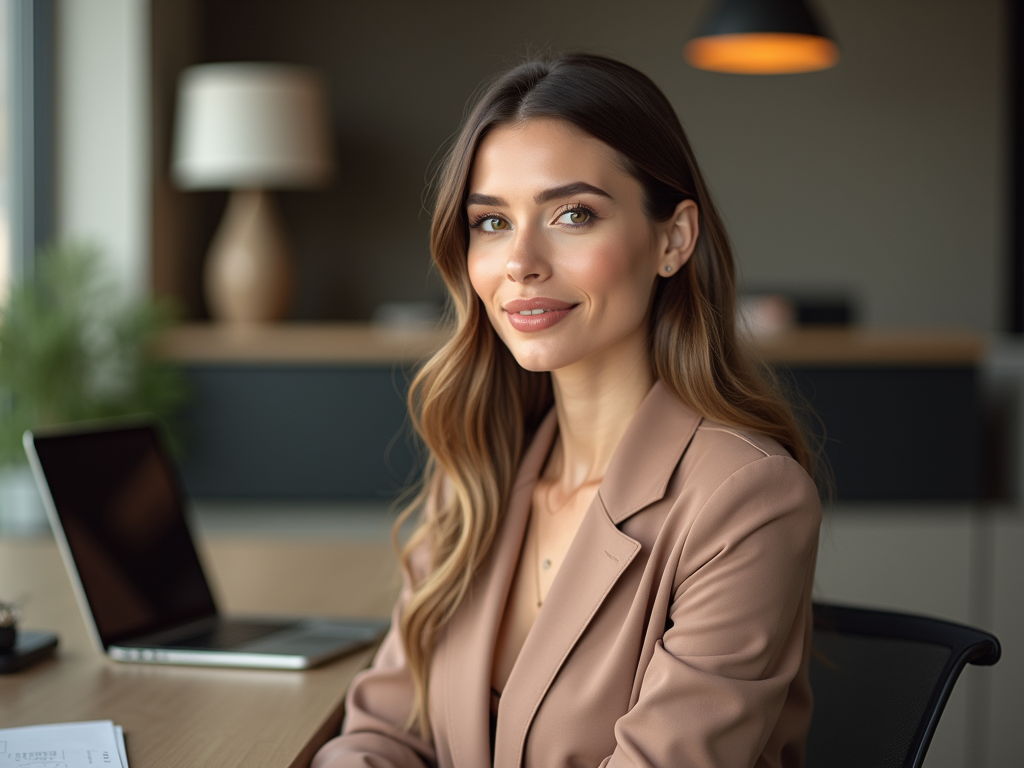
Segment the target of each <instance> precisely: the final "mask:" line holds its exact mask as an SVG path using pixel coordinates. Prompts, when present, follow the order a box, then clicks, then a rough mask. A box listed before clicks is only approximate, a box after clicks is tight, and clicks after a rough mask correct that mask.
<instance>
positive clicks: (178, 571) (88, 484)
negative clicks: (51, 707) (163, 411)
mask: <svg viewBox="0 0 1024 768" xmlns="http://www.w3.org/2000/svg"><path fill="white" fill-rule="evenodd" d="M34 442H35V450H36V453H37V455H38V456H39V460H40V464H41V466H42V470H43V473H44V474H45V476H46V483H47V485H48V486H49V488H50V493H51V495H52V497H53V502H54V506H55V507H56V508H57V509H58V510H59V514H60V521H61V525H62V526H63V529H64V534H65V536H66V538H67V543H68V548H69V549H70V550H71V555H72V557H73V558H74V561H75V565H76V566H77V568H78V575H79V578H80V579H81V583H82V588H83V590H84V591H85V595H86V598H87V599H88V601H89V606H90V608H91V609H92V613H93V618H94V620H95V622H96V627H97V629H98V631H99V635H100V639H101V641H102V643H103V646H104V648H106V647H107V646H110V645H112V644H116V643H119V642H121V641H123V640H126V639H128V638H132V637H140V636H142V635H149V634H151V633H155V632H160V631H163V630H165V629H169V628H172V627H177V626H181V625H182V624H186V623H188V622H190V621H193V620H198V619H203V618H207V617H212V616H215V615H216V613H217V609H216V606H215V604H214V599H213V595H212V594H211V593H210V590H209V587H208V586H207V581H206V578H205V577H204V575H203V569H202V566H201V565H200V563H199V558H198V556H197V554H196V550H195V547H194V546H193V544H192V539H191V537H190V535H189V531H188V529H187V527H186V524H185V516H184V514H183V506H182V503H183V500H182V493H181V490H180V488H179V485H178V480H177V478H176V477H175V476H174V473H173V470H172V469H171V467H170V466H169V465H168V462H167V461H166V460H165V459H164V454H163V452H162V450H161V447H160V445H159V444H158V439H157V436H156V432H155V431H154V430H153V429H152V427H150V426H133V427H126V428H122V429H111V430H107V431H103V432H98V433H96V432H93V433H87V434H73V433H72V434H60V435H36V436H35V441H34Z"/></svg>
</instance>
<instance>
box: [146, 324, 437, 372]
mask: <svg viewBox="0 0 1024 768" xmlns="http://www.w3.org/2000/svg"><path fill="white" fill-rule="evenodd" d="M444 339H445V334H444V332H443V331H440V330H436V329H432V328H428V329H418V328H393V327H390V326H379V325H373V324H371V323H279V324H266V325H253V326H231V325H217V324H214V323H193V324H188V325H180V326H178V327H176V328H172V329H171V330H170V331H168V332H167V333H165V334H164V336H163V338H162V339H161V340H160V344H159V347H158V353H159V354H160V356H161V357H163V358H165V359H167V360H173V361H175V362H179V363H251V364H259V363H266V364H271V365H273V364H287V363H299V364H323V365H334V364H337V365H390V364H396V363H397V364H405V365H409V364H413V363H416V362H419V361H420V360H422V359H423V358H425V357H428V356H429V355H431V354H433V353H434V352H435V351H437V350H438V349H439V348H440V347H441V344H443V343H444Z"/></svg>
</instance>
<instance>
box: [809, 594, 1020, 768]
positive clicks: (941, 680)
mask: <svg viewBox="0 0 1024 768" xmlns="http://www.w3.org/2000/svg"><path fill="white" fill-rule="evenodd" d="M999 654H1000V648H999V641H998V640H997V639H996V638H995V637H994V636H993V635H990V634H989V633H988V632H983V631H981V630H979V629H973V628H971V627H965V626H963V625H960V624H953V623H951V622H948V621H940V620H938V619H928V618H924V617H922V616H912V615H909V614H901V613H890V612H888V611H871V610H864V609H860V608H847V607H842V606H838V605H827V604H823V603H815V604H814V640H813V643H812V647H811V665H810V676H811V689H812V690H813V691H814V718H813V720H812V721H811V730H810V734H809V735H808V738H807V759H806V765H805V768H920V766H921V765H922V764H923V763H924V756H925V752H927V751H928V745H929V744H930V743H931V740H932V735H933V734H934V733H935V727H936V726H937V725H938V722H939V717H940V716H941V715H942V710H943V708H944V707H945V706H946V701H948V699H949V694H950V693H951V692H952V690H953V685H954V684H955V683H956V680H957V677H959V675H960V672H961V671H963V669H964V667H965V666H967V665H968V664H979V665H985V666H989V665H992V664H995V663H996V662H997V661H999Z"/></svg>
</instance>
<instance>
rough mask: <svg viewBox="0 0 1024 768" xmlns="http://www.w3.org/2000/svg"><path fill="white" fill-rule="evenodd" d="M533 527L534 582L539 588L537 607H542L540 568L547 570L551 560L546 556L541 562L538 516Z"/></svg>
mask: <svg viewBox="0 0 1024 768" xmlns="http://www.w3.org/2000/svg"><path fill="white" fill-rule="evenodd" d="M531 528H533V529H535V530H534V531H533V583H534V586H535V587H536V588H537V607H538V608H540V606H541V604H542V603H543V602H544V601H543V600H542V599H541V596H540V569H541V567H543V568H544V570H545V571H546V570H547V569H548V568H550V567H551V560H550V559H548V558H544V563H543V565H542V564H541V562H540V522H539V521H538V520H537V517H536V516H535V517H534V519H533V525H532V526H531Z"/></svg>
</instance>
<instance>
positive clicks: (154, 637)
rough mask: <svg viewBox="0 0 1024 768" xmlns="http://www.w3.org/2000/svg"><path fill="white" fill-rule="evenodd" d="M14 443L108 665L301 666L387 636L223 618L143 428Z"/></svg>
mask: <svg viewBox="0 0 1024 768" xmlns="http://www.w3.org/2000/svg"><path fill="white" fill-rule="evenodd" d="M24 444H25V450H26V452H27V453H28V457H29V461H30V463H31V465H32V471H33V474H34V475H35V479H36V483H37V484H38V486H39V490H40V493H41V494H42V497H43V501H44V504H45V507H46V510H47V514H48V515H49V518H50V523H51V525H52V526H53V531H54V535H55V537H56V539H57V543H58V545H59V547H60V550H61V555H62V557H63V559H64V564H65V565H66V566H67V569H68V574H69V576H70V577H71V583H72V585H73V587H74V588H75V593H76V597H77V598H78V603H79V606H80V607H81V609H82V613H83V615H84V617H85V623H86V625H87V627H88V628H89V630H90V634H91V636H92V640H93V642H94V644H95V645H96V646H97V648H98V649H99V650H100V651H101V652H103V653H106V654H107V655H108V656H109V657H110V658H111V659H114V660H116V661H126V662H145V663H153V664H192V665H195V664H198V665H207V666H228V667H259V668H267V669H306V668H309V667H313V666H316V665H317V664H321V663H323V662H325V661H328V660H329V659H332V658H335V657H337V656H340V655H342V654H344V653H347V652H349V651H353V650H356V649H357V648H361V647H363V646H366V645H368V644H370V643H372V642H374V641H375V640H377V639H378V638H379V637H380V636H381V635H382V634H383V632H384V631H385V630H386V629H387V626H388V622H387V621H382V620H343V619H326V618H302V619H275V618H230V617H226V616H222V615H221V614H220V613H219V612H218V610H217V605H216V603H215V601H214V597H213V593H212V592H211V590H210V586H209V583H208V582H207V580H206V576H205V575H204V573H203V568H202V565H201V564H200V561H199V555H198V553H197V552H196V548H195V544H194V543H193V539H192V535H191V533H190V532H189V527H188V524H187V520H186V514H185V496H184V493H183V490H182V486H181V483H180V482H179V480H178V476H177V472H176V470H175V468H174V466H173V464H172V462H171V461H170V459H169V457H168V455H167V452H166V451H165V450H164V448H163V446H162V445H161V442H160V439H159V437H158V434H157V430H156V429H155V427H154V425H153V424H151V423H145V422H142V423H140V422H135V423H118V424H112V423H107V424H96V423H90V424H85V425H77V426H76V425H71V426H68V427H62V428H55V429H46V430H37V431H28V432H26V433H25V436H24Z"/></svg>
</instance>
